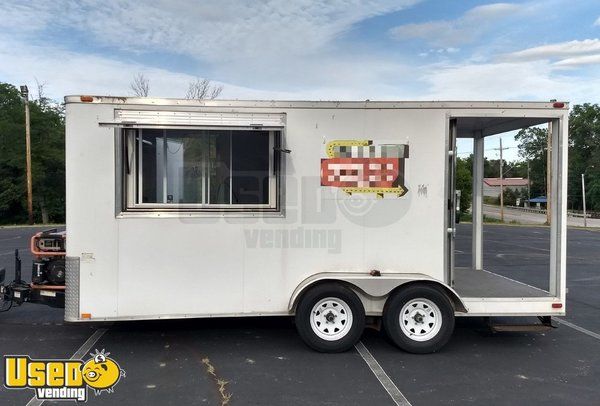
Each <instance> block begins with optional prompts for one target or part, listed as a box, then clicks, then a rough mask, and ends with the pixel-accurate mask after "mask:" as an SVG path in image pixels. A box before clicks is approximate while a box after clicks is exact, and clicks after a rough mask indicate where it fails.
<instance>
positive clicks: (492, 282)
mask: <svg viewBox="0 0 600 406" xmlns="http://www.w3.org/2000/svg"><path fill="white" fill-rule="evenodd" d="M453 288H454V290H456V291H457V292H458V294H459V295H460V296H461V297H462V298H468V297H486V298H488V297H489V298H491V297H497V298H519V297H552V295H550V293H548V292H546V291H544V290H542V289H538V288H535V287H533V286H530V285H527V284H525V283H522V282H518V281H515V280H514V279H510V278H507V277H504V276H501V275H498V274H495V273H493V272H489V271H476V270H474V269H471V268H458V267H457V268H455V270H454V286H453Z"/></svg>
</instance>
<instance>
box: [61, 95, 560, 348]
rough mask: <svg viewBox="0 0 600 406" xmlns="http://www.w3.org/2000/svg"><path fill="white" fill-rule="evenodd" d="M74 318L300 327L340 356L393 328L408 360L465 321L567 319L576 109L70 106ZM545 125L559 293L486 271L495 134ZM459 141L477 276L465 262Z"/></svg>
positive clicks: (98, 100)
mask: <svg viewBox="0 0 600 406" xmlns="http://www.w3.org/2000/svg"><path fill="white" fill-rule="evenodd" d="M65 101H66V172H67V175H66V176H67V178H66V185H67V186H66V187H67V194H66V205H67V214H66V216H67V233H68V237H67V259H66V293H65V306H66V310H65V320H67V321H116V320H138V319H168V318H191V317H230V316H236V317H237V316H239V317H241V316H268V315H295V317H296V325H297V328H298V331H299V333H300V335H301V336H302V338H303V340H304V341H305V342H306V343H307V344H308V345H309V346H311V347H312V348H314V349H317V350H319V351H343V350H346V349H348V348H350V347H351V346H352V345H353V344H354V343H355V342H356V341H357V340H358V339H359V337H360V335H361V334H362V330H363V328H364V326H365V320H366V319H368V320H372V319H378V318H381V321H382V324H383V327H384V329H385V330H386V332H387V333H388V334H389V336H390V338H391V339H392V340H393V341H394V342H395V343H396V344H397V345H398V346H400V347H401V348H403V349H405V350H407V351H411V352H417V353H418V352H431V351H436V350H437V349H439V348H441V346H443V345H444V344H445V343H446V342H447V340H448V339H449V337H450V336H451V334H452V331H453V327H454V318H455V317H457V316H504V315H507V316H539V317H540V318H541V319H542V321H544V322H545V323H546V324H547V323H548V321H549V318H550V317H549V316H560V315H564V314H565V292H566V289H565V259H566V255H565V247H566V244H565V243H566V207H565V202H566V196H567V193H566V187H567V181H566V180H567V140H568V138H567V129H568V124H567V119H568V105H567V104H566V103H562V102H376V101H364V102H363V101H361V102H346V101H342V102H337V101H331V102H328V101H318V102H317V101H239V100H176V99H155V98H132V97H111V96H108V97H105V96H68V97H66V98H65ZM535 125H547V126H548V128H549V131H550V132H549V133H550V138H551V145H552V148H551V167H552V173H551V183H552V188H551V190H552V194H551V205H550V210H551V220H552V221H551V227H550V236H551V238H550V267H549V270H548V278H549V279H548V286H549V289H548V290H547V291H546V290H542V289H539V288H537V287H533V286H529V285H527V284H524V283H522V282H518V281H515V280H512V279H509V278H506V277H504V276H500V275H497V274H494V273H491V272H488V271H486V270H485V264H484V263H483V240H482V223H483V215H482V204H483V193H482V187H483V186H482V178H483V156H484V143H485V140H486V137H488V136H490V135H494V134H498V133H503V132H506V131H511V130H518V129H521V128H524V127H528V126H535ZM457 138H469V139H472V140H473V146H474V157H473V175H474V176H473V178H474V180H473V201H472V212H473V226H472V227H473V245H472V265H471V266H470V267H468V268H459V267H457V266H455V264H454V238H455V222H456V221H455V220H456V218H455V217H456V210H455V207H456V204H457V203H456V201H455V196H456V193H455V179H454V177H455V162H456V158H455V157H456V140H457Z"/></svg>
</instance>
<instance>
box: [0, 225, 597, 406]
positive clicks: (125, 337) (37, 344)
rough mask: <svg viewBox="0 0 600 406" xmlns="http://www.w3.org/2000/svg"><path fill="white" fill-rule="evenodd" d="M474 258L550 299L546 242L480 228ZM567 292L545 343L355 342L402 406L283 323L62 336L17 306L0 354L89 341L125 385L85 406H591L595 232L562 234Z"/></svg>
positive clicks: (3, 318)
mask: <svg viewBox="0 0 600 406" xmlns="http://www.w3.org/2000/svg"><path fill="white" fill-rule="evenodd" d="M35 230H36V229H34V228H4V229H0V268H1V267H6V268H7V271H9V272H7V279H9V278H11V277H12V269H13V257H12V255H13V254H12V252H13V250H14V249H15V248H21V249H23V252H22V258H23V269H24V272H23V274H24V277H29V276H30V264H31V258H30V256H29V254H28V252H27V246H28V242H29V237H30V236H31V234H33V232H34V231H35ZM469 232H470V227H469V225H466V224H461V225H459V227H458V235H457V241H456V262H457V265H458V266H465V265H468V264H469V261H470V235H469ZM484 246H485V255H484V264H486V268H487V269H489V270H491V271H493V272H496V273H500V274H502V275H505V276H508V277H511V278H514V279H517V280H521V281H523V282H526V283H529V284H532V285H534V286H538V287H540V288H547V268H548V261H549V258H548V253H549V229H548V228H544V227H513V226H497V225H489V226H485V228H484ZM567 278H568V284H567V285H568V289H569V294H568V300H567V313H568V315H567V317H565V318H564V320H566V321H567V322H568V323H569V324H570V325H567V324H559V327H558V328H557V329H554V330H552V331H550V332H547V333H496V334H492V333H490V332H489V330H488V329H487V328H486V325H485V324H484V322H483V320H482V319H479V318H463V319H459V320H458V322H457V327H456V330H455V332H454V336H453V338H452V339H451V341H450V342H449V343H448V345H447V346H446V347H444V348H443V350H442V351H441V352H439V353H436V354H430V355H412V354H407V353H404V352H402V351H400V350H398V349H396V348H395V347H393V346H392V345H391V344H390V343H389V342H388V341H387V340H386V339H385V338H384V336H383V334H382V333H379V332H377V331H375V330H366V331H365V333H364V335H363V338H362V340H361V342H362V343H363V344H364V347H365V348H366V349H367V350H368V352H370V354H372V356H373V357H374V359H375V360H376V361H377V363H378V364H379V365H380V367H381V369H376V370H377V371H383V372H384V373H385V374H386V375H387V376H388V377H389V379H390V380H391V382H393V384H394V385H395V387H397V388H398V390H399V391H400V392H401V393H402V396H403V397H404V398H405V399H406V402H404V403H402V402H403V400H402V399H399V398H398V397H397V396H396V397H395V398H396V400H397V403H395V402H394V400H393V399H394V398H393V396H394V393H392V394H391V395H390V393H388V391H387V390H386V388H385V387H384V385H382V383H381V381H380V380H379V379H378V377H377V376H376V375H375V374H374V372H373V370H372V369H371V368H370V366H369V365H368V364H367V362H365V359H363V356H361V354H360V353H359V352H358V351H355V350H353V351H350V352H347V353H342V354H319V353H316V352H313V351H311V350H309V349H308V348H307V347H306V346H305V345H304V344H303V343H302V341H301V340H300V338H299V337H298V335H297V334H296V331H295V328H294V326H293V323H292V320H291V319H290V318H247V319H219V320H184V321H154V322H126V323H115V324H96V325H91V324H85V325H81V324H65V323H63V321H62V310H61V309H51V308H48V307H45V306H39V305H31V304H29V305H27V304H26V305H23V306H21V307H19V308H15V309H12V310H11V311H9V312H6V313H0V353H1V354H2V355H6V354H28V355H30V356H31V357H33V358H69V357H70V356H72V355H73V354H74V353H75V352H76V351H77V350H78V349H79V348H80V347H81V346H82V344H84V342H86V340H88V338H89V337H90V336H92V335H93V334H94V333H95V332H96V333H95V334H96V336H95V337H99V339H98V341H97V342H96V343H95V344H94V345H93V348H99V349H102V348H105V349H106V350H107V351H110V352H111V353H112V356H114V358H115V359H117V360H118V361H119V363H120V364H121V366H122V367H123V369H124V370H125V371H126V374H127V375H126V377H125V378H124V379H123V380H122V381H121V382H119V384H118V385H117V386H116V388H115V392H114V393H112V394H106V393H103V394H101V395H99V396H94V395H93V394H90V399H89V400H88V403H90V404H105V403H109V404H117V403H123V404H132V403H136V404H161V405H162V404H177V405H179V404H208V405H220V404H223V403H224V402H225V403H227V401H228V402H229V403H228V404H231V405H236V404H244V405H246V404H254V405H312V404H315V405H317V404H318V405H367V404H368V405H394V404H408V402H409V403H410V404H412V405H437V404H440V405H446V404H465V403H470V404H493V405H504V404H506V405H515V404H528V405H538V404H553V405H554V404H578V405H597V404H598V399H600V335H598V334H600V232H597V231H586V230H579V229H571V230H569V233H568V273H567ZM575 327H580V328H581V330H578V329H576V328H575ZM99 329H100V330H99ZM363 355H364V354H363ZM372 366H373V365H371V367H372ZM0 372H1V373H2V376H4V365H3V364H2V367H0ZM379 378H382V376H381V375H380V376H379ZM382 381H383V382H386V379H385V377H383V379H382ZM387 389H388V390H390V388H389V387H388V388H387ZM392 392H393V390H392ZM32 396H33V392H32V391H30V390H7V389H5V388H3V387H1V388H0V404H2V405H24V404H27V402H28V401H29V400H30V399H31V398H32ZM398 399H399V400H398Z"/></svg>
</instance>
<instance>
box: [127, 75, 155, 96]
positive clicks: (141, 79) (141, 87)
mask: <svg viewBox="0 0 600 406" xmlns="http://www.w3.org/2000/svg"><path fill="white" fill-rule="evenodd" d="M129 87H130V88H131V91H132V92H133V94H134V95H135V96H137V97H148V95H149V94H150V79H148V78H147V77H146V76H144V74H143V73H138V74H136V75H135V76H134V77H133V80H132V81H131V83H130V84H129Z"/></svg>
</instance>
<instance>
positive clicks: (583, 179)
mask: <svg viewBox="0 0 600 406" xmlns="http://www.w3.org/2000/svg"><path fill="white" fill-rule="evenodd" d="M581 196H582V197H583V226H584V227H587V213H586V210H585V176H584V174H583V173H582V174H581Z"/></svg>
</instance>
